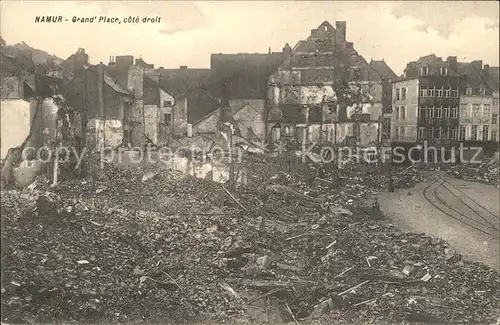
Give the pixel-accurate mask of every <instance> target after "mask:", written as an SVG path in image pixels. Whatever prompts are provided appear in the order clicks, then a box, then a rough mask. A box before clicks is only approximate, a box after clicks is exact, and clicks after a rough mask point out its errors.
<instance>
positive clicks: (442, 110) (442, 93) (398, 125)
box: [391, 54, 460, 147]
mask: <svg viewBox="0 0 500 325" xmlns="http://www.w3.org/2000/svg"><path fill="white" fill-rule="evenodd" d="M457 70H458V64H457V59H456V57H448V59H447V60H446V61H443V60H442V59H441V58H438V57H436V56H435V55H434V54H431V55H428V56H425V57H421V58H420V59H419V60H417V61H414V62H410V63H408V64H407V66H406V69H405V70H404V74H403V76H401V77H400V78H399V79H398V80H397V81H396V82H394V84H393V113H392V130H391V138H392V139H393V142H403V143H419V144H422V143H424V141H426V142H427V144H428V145H433V146H436V147H440V146H444V147H447V146H451V145H454V144H456V141H457V139H458V125H459V103H460V98H459V90H460V77H459V75H458V71H457Z"/></svg>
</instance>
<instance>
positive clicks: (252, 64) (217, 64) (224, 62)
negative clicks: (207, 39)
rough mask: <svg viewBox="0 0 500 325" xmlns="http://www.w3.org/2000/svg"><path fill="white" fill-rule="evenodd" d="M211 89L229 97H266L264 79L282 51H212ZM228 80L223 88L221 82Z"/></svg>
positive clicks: (218, 94)
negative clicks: (213, 52) (221, 52)
mask: <svg viewBox="0 0 500 325" xmlns="http://www.w3.org/2000/svg"><path fill="white" fill-rule="evenodd" d="M210 61H211V68H212V71H213V73H212V76H211V78H210V88H211V90H212V92H213V93H214V94H215V95H216V96H218V97H225V96H227V97H228V99H261V98H266V94H267V80H268V78H269V77H270V76H271V74H273V72H275V71H276V70H277V69H278V67H279V66H280V65H281V63H282V54H281V53H266V54H256V53H239V54H212V56H211V60H210ZM224 83H227V87H226V89H225V90H224V86H223V84H224Z"/></svg>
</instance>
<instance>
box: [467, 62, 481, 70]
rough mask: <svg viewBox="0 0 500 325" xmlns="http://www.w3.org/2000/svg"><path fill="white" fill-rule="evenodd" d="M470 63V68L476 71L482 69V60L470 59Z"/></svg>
mask: <svg viewBox="0 0 500 325" xmlns="http://www.w3.org/2000/svg"><path fill="white" fill-rule="evenodd" d="M470 64H471V66H472V68H473V69H474V70H476V71H481V70H483V60H476V61H472V62H471V63H470Z"/></svg>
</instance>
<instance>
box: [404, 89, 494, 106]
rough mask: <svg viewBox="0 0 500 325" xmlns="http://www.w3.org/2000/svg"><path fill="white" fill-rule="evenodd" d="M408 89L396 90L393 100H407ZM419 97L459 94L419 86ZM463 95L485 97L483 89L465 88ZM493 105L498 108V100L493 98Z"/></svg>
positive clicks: (443, 96) (446, 96) (454, 91)
mask: <svg viewBox="0 0 500 325" xmlns="http://www.w3.org/2000/svg"><path fill="white" fill-rule="evenodd" d="M407 94H408V88H407V87H403V88H396V93H395V99H396V100H405V99H407V98H408V96H407ZM419 95H420V97H432V98H435V97H442V98H458V95H459V92H458V89H451V87H448V88H444V87H440V88H436V87H433V88H428V87H426V86H420V92H419ZM465 95H471V96H472V95H477V96H481V95H486V89H485V88H475V89H472V88H465ZM493 105H494V106H498V98H493Z"/></svg>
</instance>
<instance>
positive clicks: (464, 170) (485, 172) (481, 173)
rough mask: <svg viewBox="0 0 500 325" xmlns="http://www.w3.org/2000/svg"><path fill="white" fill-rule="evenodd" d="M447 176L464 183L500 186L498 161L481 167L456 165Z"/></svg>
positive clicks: (491, 161)
mask: <svg viewBox="0 0 500 325" xmlns="http://www.w3.org/2000/svg"><path fill="white" fill-rule="evenodd" d="M447 174H448V175H450V176H453V177H456V178H459V179H462V180H464V181H471V182H479V183H484V184H489V185H494V186H497V187H498V186H499V185H500V171H499V168H498V161H497V160H490V161H487V162H485V163H483V164H480V165H478V164H460V165H454V166H452V167H451V168H450V169H449V170H448V172H447Z"/></svg>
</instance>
